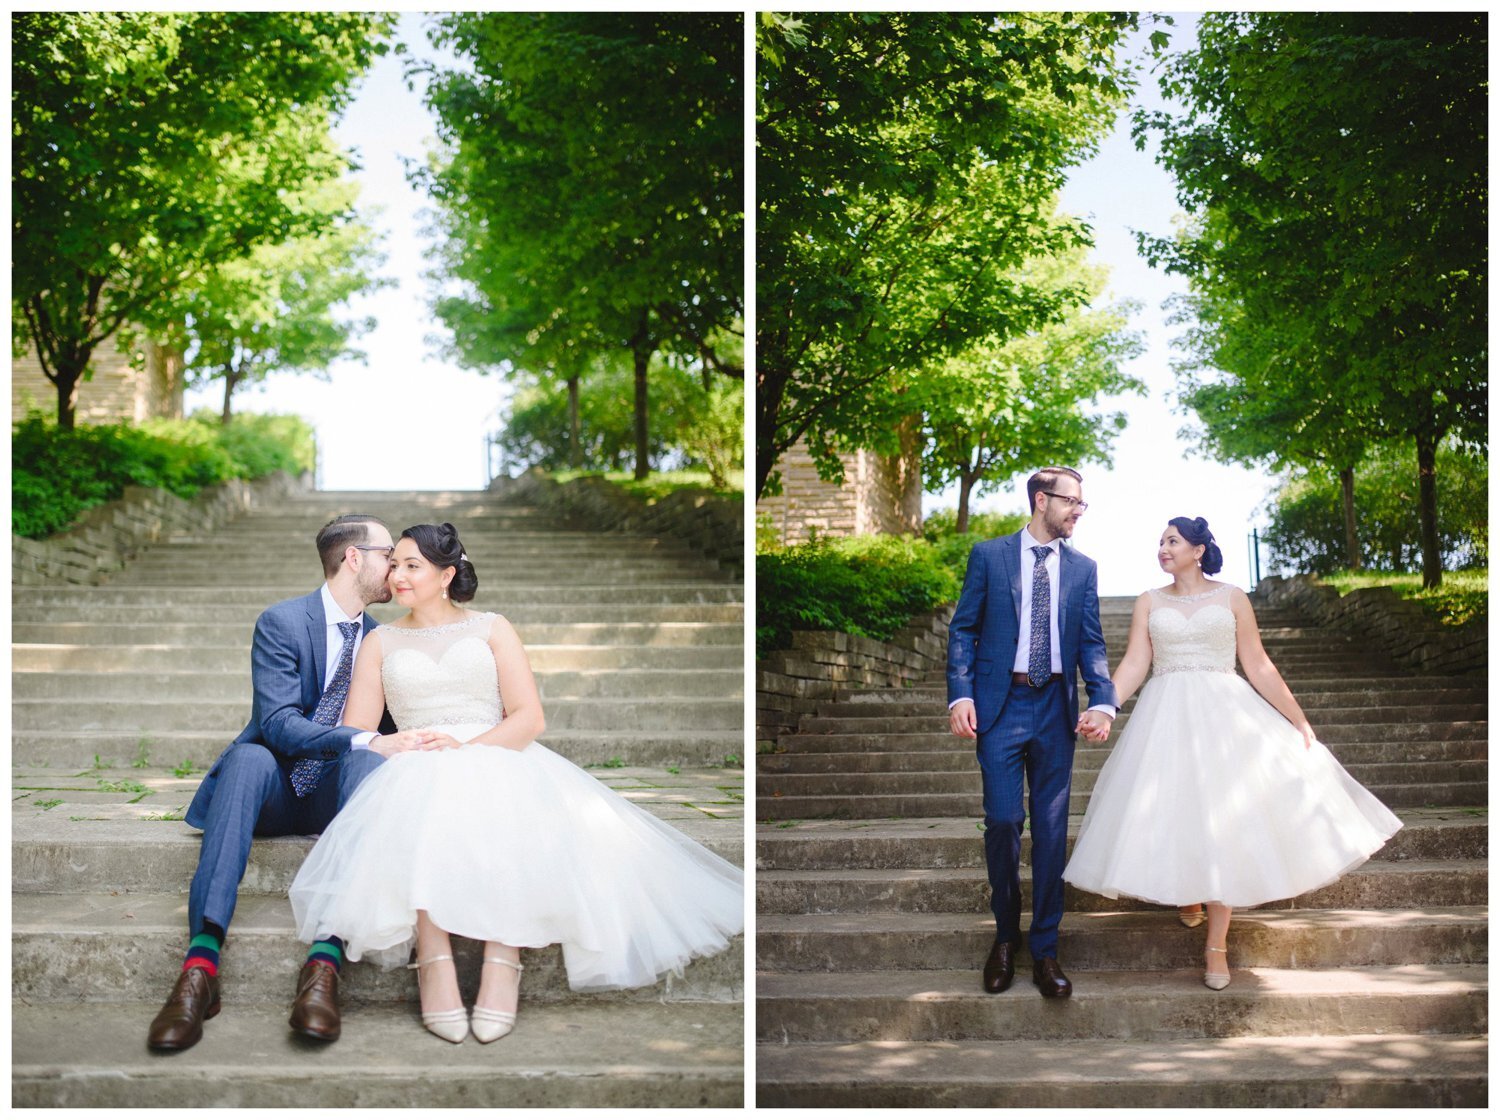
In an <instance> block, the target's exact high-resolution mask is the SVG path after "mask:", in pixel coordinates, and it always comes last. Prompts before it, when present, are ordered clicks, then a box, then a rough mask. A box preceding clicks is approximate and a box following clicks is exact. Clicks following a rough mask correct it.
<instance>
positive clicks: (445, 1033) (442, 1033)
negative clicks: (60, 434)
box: [406, 953, 469, 1043]
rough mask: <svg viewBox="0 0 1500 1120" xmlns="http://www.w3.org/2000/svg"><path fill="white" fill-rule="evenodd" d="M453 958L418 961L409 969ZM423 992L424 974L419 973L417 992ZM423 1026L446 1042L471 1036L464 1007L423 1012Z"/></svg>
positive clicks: (409, 966)
mask: <svg viewBox="0 0 1500 1120" xmlns="http://www.w3.org/2000/svg"><path fill="white" fill-rule="evenodd" d="M452 959H453V957H452V956H450V955H448V954H446V953H445V954H443V955H442V956H440V957H428V958H427V959H426V960H425V961H416V962H414V963H412V964H409V965H407V966H406V967H407V968H414V969H421V968H423V967H425V966H426V965H429V964H437V963H438V962H439V961H451V960H452ZM421 990H422V973H421V972H420V971H419V972H418V973H417V991H418V992H420V991H421ZM422 1025H423V1026H424V1027H426V1028H427V1029H428V1030H430V1031H431V1032H432V1033H433V1034H435V1035H437V1036H438V1037H439V1038H441V1039H443V1040H444V1041H445V1042H453V1043H459V1042H462V1041H463V1040H464V1039H465V1038H466V1037H467V1036H468V1034H469V1016H468V1014H467V1013H466V1012H465V1011H464V1009H463V1007H462V1005H460V1006H458V1007H455V1008H452V1009H451V1010H448V1011H424V1012H422Z"/></svg>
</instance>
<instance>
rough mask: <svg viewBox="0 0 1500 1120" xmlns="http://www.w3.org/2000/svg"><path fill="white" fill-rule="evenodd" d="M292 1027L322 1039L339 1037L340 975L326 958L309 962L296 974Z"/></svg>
mask: <svg viewBox="0 0 1500 1120" xmlns="http://www.w3.org/2000/svg"><path fill="white" fill-rule="evenodd" d="M289 1022H290V1023H291V1024H292V1030H294V1031H297V1032H298V1033H300V1034H305V1035H307V1037H308V1038H316V1039H317V1040H318V1041H320V1042H336V1041H338V1037H339V1026H340V1023H339V974H338V970H337V969H335V968H334V967H333V965H331V964H329V963H328V962H327V961H308V962H307V963H306V964H305V965H303V966H302V971H301V972H300V973H298V975H297V998H296V999H295V1000H293V1001H292V1017H291V1019H290V1020H289Z"/></svg>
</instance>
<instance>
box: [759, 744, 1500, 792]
mask: <svg viewBox="0 0 1500 1120" xmlns="http://www.w3.org/2000/svg"><path fill="white" fill-rule="evenodd" d="M1299 749H1300V748H1299ZM813 757H820V756H813ZM876 757H883V756H876ZM922 757H923V758H924V759H925V758H926V757H929V756H926V755H924V756H922ZM959 758H960V759H961V760H963V762H964V763H965V768H964V769H959V768H958V767H957V765H955V767H954V768H952V769H937V768H933V769H930V770H928V769H924V770H908V771H906V772H904V773H893V772H887V771H875V772H866V771H862V770H858V769H854V768H852V767H851V768H850V769H849V770H846V771H820V772H817V773H797V772H785V773H769V774H763V775H762V776H761V777H759V778H758V779H757V780H756V790H757V795H758V796H762V797H783V796H784V797H838V796H856V797H858V796H865V795H879V794H901V793H910V794H926V793H954V794H963V793H972V792H973V791H974V790H976V789H977V788H978V783H979V781H980V777H979V763H978V762H977V761H976V760H975V758H974V755H973V753H972V752H960V753H959ZM851 761H852V760H851ZM1345 769H1347V770H1348V771H1349V773H1350V774H1352V775H1353V776H1354V777H1355V778H1356V779H1357V780H1358V781H1359V782H1360V784H1361V785H1365V786H1378V785H1415V784H1417V783H1420V782H1429V781H1430V782H1483V781H1484V780H1485V778H1486V776H1487V775H1488V773H1489V764H1488V763H1486V762H1485V761H1484V760H1482V759H1480V760H1475V761H1467V762H1380V763H1373V764H1369V763H1355V764H1351V765H1349V766H1346V767H1345ZM1098 777H1099V770H1098V769H1097V768H1090V767H1087V766H1085V765H1083V764H1081V763H1078V762H1077V760H1075V765H1074V768H1073V785H1072V788H1073V791H1074V792H1075V793H1086V792H1088V791H1090V790H1092V789H1093V788H1094V785H1095V782H1096V781H1097V779H1098Z"/></svg>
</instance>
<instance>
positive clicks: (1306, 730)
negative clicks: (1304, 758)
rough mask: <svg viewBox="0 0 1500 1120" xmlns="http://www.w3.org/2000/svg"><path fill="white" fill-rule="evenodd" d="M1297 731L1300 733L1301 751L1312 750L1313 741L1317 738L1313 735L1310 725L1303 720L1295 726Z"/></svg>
mask: <svg viewBox="0 0 1500 1120" xmlns="http://www.w3.org/2000/svg"><path fill="white" fill-rule="evenodd" d="M1297 730H1298V731H1300V732H1302V749H1303V750H1309V751H1310V750H1312V745H1313V740H1314V739H1316V738H1317V736H1316V735H1314V734H1313V729H1312V724H1310V723H1308V722H1307V720H1303V721H1302V722H1301V723H1299V724H1297Z"/></svg>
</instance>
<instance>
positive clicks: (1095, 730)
mask: <svg viewBox="0 0 1500 1120" xmlns="http://www.w3.org/2000/svg"><path fill="white" fill-rule="evenodd" d="M1114 723H1115V721H1114V720H1112V719H1110V718H1109V716H1107V715H1105V714H1104V713H1103V712H1100V711H1093V710H1090V711H1087V712H1084V713H1083V716H1082V717H1081V718H1080V719H1079V721H1078V726H1077V727H1076V728H1074V730H1075V731H1076V732H1077V733H1078V734H1079V735H1082V736H1083V737H1084V738H1085V739H1090V740H1092V741H1093V742H1095V743H1102V742H1104V740H1106V739H1108V738H1109V729H1110V728H1111V727H1113V726H1114Z"/></svg>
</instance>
